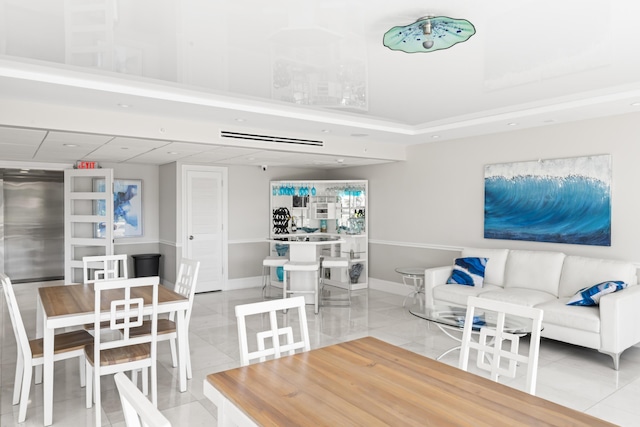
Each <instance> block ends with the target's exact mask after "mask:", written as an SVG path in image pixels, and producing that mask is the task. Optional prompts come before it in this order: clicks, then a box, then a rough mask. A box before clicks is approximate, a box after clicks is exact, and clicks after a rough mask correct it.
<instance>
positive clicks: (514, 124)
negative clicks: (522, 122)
mask: <svg viewBox="0 0 640 427" xmlns="http://www.w3.org/2000/svg"><path fill="white" fill-rule="evenodd" d="M507 125H508V126H518V124H517V123H516V122H511V123H507Z"/></svg>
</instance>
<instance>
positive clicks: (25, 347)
mask: <svg viewBox="0 0 640 427" xmlns="http://www.w3.org/2000/svg"><path fill="white" fill-rule="evenodd" d="M0 282H2V289H3V290H4V299H5V300H6V301H7V307H8V308H9V318H10V319H11V325H12V326H13V333H14V334H15V336H16V344H17V346H18V352H19V353H20V354H22V355H24V356H25V357H26V358H27V359H28V360H30V359H31V357H32V354H31V347H29V338H28V336H27V330H26V329H25V327H24V323H23V322H22V315H21V314H20V308H19V307H18V301H17V300H16V294H15V293H14V292H13V284H12V283H11V280H10V279H9V277H7V276H6V275H5V274H2V273H0ZM27 365H29V363H28V361H27ZM25 369H27V368H25Z"/></svg>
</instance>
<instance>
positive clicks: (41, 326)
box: [35, 293, 44, 384]
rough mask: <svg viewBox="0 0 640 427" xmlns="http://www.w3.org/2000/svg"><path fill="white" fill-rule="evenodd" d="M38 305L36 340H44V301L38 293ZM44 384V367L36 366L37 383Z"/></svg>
mask: <svg viewBox="0 0 640 427" xmlns="http://www.w3.org/2000/svg"><path fill="white" fill-rule="evenodd" d="M36 299H37V304H36V338H42V336H43V333H44V332H43V330H44V315H43V310H44V309H43V308H42V301H40V293H38V295H37V297H36ZM41 382H42V365H38V366H36V376H35V383H36V384H40V383H41Z"/></svg>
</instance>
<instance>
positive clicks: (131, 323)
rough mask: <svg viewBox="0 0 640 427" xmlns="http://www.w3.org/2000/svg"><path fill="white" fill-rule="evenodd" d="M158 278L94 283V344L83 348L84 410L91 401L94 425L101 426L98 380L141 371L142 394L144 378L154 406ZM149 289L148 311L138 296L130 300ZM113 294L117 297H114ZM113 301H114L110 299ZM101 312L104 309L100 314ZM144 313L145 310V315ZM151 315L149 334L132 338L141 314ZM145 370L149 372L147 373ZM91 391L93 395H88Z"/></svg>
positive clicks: (155, 393)
mask: <svg viewBox="0 0 640 427" xmlns="http://www.w3.org/2000/svg"><path fill="white" fill-rule="evenodd" d="M159 284H160V278H159V277H157V276H155V277H140V278H136V279H118V280H105V281H97V282H95V283H94V289H95V308H94V314H95V322H94V323H95V331H94V342H93V344H91V345H87V346H86V347H85V356H86V360H87V363H86V368H87V387H86V388H87V390H86V391H87V396H86V402H87V404H86V406H87V409H88V408H91V406H92V403H93V398H95V403H96V406H95V414H96V425H97V426H99V425H101V413H102V409H101V393H100V378H101V377H102V376H103V375H109V374H114V373H116V372H125V371H133V370H137V369H142V373H143V386H144V390H145V391H146V389H147V385H148V377H150V380H151V402H152V403H153V405H154V406H157V403H158V396H157V365H156V347H157V332H158V286H159ZM140 287H150V288H151V295H150V298H151V305H150V310H151V311H150V312H148V309H145V302H144V299H143V298H142V297H133V295H132V294H133V293H134V292H135V290H136V288H140ZM115 295H117V296H115ZM114 298H117V299H114ZM103 310H106V312H105V313H103ZM145 311H147V312H146V313H145ZM145 314H147V315H150V316H151V330H150V334H148V335H147V334H145V335H141V336H137V337H132V336H131V335H130V331H131V329H132V328H136V327H139V326H141V325H142V322H143V321H144V315H145ZM101 320H108V321H109V329H110V330H111V331H112V332H115V333H109V331H107V330H105V331H104V332H103V330H101V328H100V327H99V325H100V323H101ZM148 371H151V372H150V374H149V373H148ZM92 392H93V393H92Z"/></svg>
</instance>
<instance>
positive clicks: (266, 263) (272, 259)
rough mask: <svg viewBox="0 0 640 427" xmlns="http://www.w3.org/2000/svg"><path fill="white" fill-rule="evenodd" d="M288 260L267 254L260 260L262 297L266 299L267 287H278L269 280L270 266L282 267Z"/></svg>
mask: <svg viewBox="0 0 640 427" xmlns="http://www.w3.org/2000/svg"><path fill="white" fill-rule="evenodd" d="M288 261H289V260H288V259H287V258H286V257H282V256H268V257H266V258H265V259H264V260H262V299H267V288H268V287H269V288H270V287H274V288H278V289H280V286H276V285H274V284H273V283H272V281H271V268H272V267H275V268H278V267H283V266H284V265H285V264H286V263H287V262H288Z"/></svg>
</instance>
